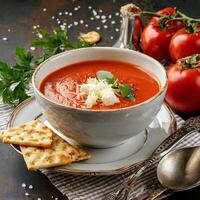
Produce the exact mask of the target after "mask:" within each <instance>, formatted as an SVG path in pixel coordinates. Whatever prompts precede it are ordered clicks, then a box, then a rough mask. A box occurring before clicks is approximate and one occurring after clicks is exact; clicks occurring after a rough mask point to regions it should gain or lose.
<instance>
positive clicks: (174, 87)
mask: <svg viewBox="0 0 200 200" xmlns="http://www.w3.org/2000/svg"><path fill="white" fill-rule="evenodd" d="M167 75H168V89H167V93H166V97H165V99H166V101H167V102H168V104H169V105H170V106H171V107H172V108H173V109H175V110H176V111H178V112H182V113H198V112H200V54H197V55H193V56H190V57H187V58H184V59H181V60H179V62H177V63H176V64H173V65H172V66H170V67H169V68H168V69H167Z"/></svg>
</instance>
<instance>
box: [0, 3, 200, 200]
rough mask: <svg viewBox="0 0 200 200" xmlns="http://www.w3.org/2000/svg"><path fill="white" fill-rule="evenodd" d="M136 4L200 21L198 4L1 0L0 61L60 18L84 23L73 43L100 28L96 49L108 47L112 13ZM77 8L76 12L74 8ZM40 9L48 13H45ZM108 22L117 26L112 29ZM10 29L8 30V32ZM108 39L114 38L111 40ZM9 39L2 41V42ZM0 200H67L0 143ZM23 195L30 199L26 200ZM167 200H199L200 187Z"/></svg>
mask: <svg viewBox="0 0 200 200" xmlns="http://www.w3.org/2000/svg"><path fill="white" fill-rule="evenodd" d="M131 2H133V3H136V4H137V5H139V6H140V7H141V8H142V9H144V10H152V11H156V10H158V9H161V8H163V7H166V6H175V7H177V8H178V9H180V10H181V11H183V12H184V13H186V14H188V15H190V16H192V17H197V18H198V17H200V12H199V8H200V0H176V1H175V0H135V1H128V0H79V1H78V0H77V1H72V0H0V60H4V61H6V62H10V63H14V62H15V60H14V52H15V47H24V48H27V49H28V48H30V43H31V40H32V39H33V38H34V37H36V33H35V30H34V29H33V26H34V25H38V24H39V25H40V27H41V28H47V29H49V30H50V29H51V27H54V26H55V25H56V20H55V19H54V20H53V19H51V16H55V18H57V17H59V18H60V19H61V21H62V22H66V23H68V24H70V23H71V22H73V21H79V20H81V19H83V20H84V21H85V22H86V23H87V24H88V25H89V27H85V26H84V25H78V26H76V27H73V28H71V29H70V30H69V36H70V38H71V39H72V40H75V39H76V37H77V35H78V33H79V32H87V31H90V30H95V29H96V27H97V26H100V27H101V30H100V31H99V32H100V33H101V35H102V37H103V39H102V41H101V43H99V45H102V46H111V45H112V44H114V42H115V41H116V39H117V38H118V35H119V32H116V31H115V29H116V28H119V27H120V17H119V16H115V15H114V14H113V13H115V12H118V11H119V9H120V6H122V5H124V4H126V3H131ZM78 5H80V6H81V9H80V10H79V11H78V12H75V11H74V7H76V6H78ZM88 6H92V7H93V8H94V9H95V10H99V9H102V10H103V13H102V14H101V15H103V14H106V15H108V14H110V13H111V14H113V18H112V19H111V20H109V21H108V22H107V23H105V24H107V25H108V26H109V28H108V29H104V28H103V24H101V23H98V22H97V21H90V17H91V16H92V15H91V12H89V10H88ZM43 8H46V9H47V11H46V12H44V11H43ZM64 11H72V12H73V16H68V15H67V16H66V15H62V16H59V14H58V13H59V12H64ZM111 21H116V24H114V25H111V23H110V22H111ZM9 29H10V30H9ZM110 36H114V39H113V40H111V39H110ZM4 37H6V38H8V40H7V41H3V40H2V38H4ZM0 158H1V160H0V200H23V199H37V198H39V197H40V198H41V199H42V200H49V199H52V196H53V197H54V198H55V197H58V199H63V200H64V199H67V198H66V197H63V196H62V194H60V192H59V191H58V190H57V189H56V188H55V187H54V186H52V184H51V183H50V181H48V179H47V178H46V177H45V176H44V175H43V174H41V173H40V172H28V171H27V169H26V167H25V164H24V161H23V159H22V157H21V156H20V155H19V154H17V153H16V152H15V151H14V150H13V149H12V148H11V147H10V146H9V145H5V144H2V143H0ZM22 183H26V184H27V185H30V184H32V185H33V186H34V189H33V190H29V189H26V190H24V189H23V188H22V187H21V184H22ZM25 191H27V192H29V194H30V196H29V197H25V196H24V193H25ZM168 199H169V200H189V199H192V200H199V199H200V187H198V188H195V189H193V190H190V191H187V192H180V193H176V194H175V195H173V196H171V197H169V198H168Z"/></svg>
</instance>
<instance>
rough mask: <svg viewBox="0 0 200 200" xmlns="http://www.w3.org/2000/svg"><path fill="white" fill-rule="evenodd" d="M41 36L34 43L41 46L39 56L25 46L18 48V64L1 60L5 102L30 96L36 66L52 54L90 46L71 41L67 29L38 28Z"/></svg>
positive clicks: (0, 82)
mask: <svg viewBox="0 0 200 200" xmlns="http://www.w3.org/2000/svg"><path fill="white" fill-rule="evenodd" d="M38 34H39V36H40V38H38V39H34V40H33V41H32V45H33V46H35V47H37V48H41V52H42V53H41V55H40V56H39V57H36V56H33V55H32V53H31V52H29V51H26V50H25V49H23V48H16V51H15V54H16V64H15V65H12V66H11V65H9V64H7V63H5V62H3V61H0V97H1V98H2V100H3V102H4V103H5V104H10V105H13V106H17V105H18V104H19V103H21V102H22V101H24V100H25V99H27V98H28V97H29V95H28V94H27V92H28V90H29V87H30V81H31V77H32V75H33V72H34V70H35V68H36V67H37V66H38V65H39V64H40V63H42V62H43V61H44V60H46V59H47V58H49V57H50V56H52V55H55V54H58V53H61V52H63V51H66V50H69V49H77V48H83V47H89V46H90V44H88V43H86V42H81V41H77V42H75V43H71V41H70V40H69V38H68V33H67V30H66V29H65V30H61V29H60V28H54V29H53V33H50V32H48V31H46V30H41V29H40V30H38Z"/></svg>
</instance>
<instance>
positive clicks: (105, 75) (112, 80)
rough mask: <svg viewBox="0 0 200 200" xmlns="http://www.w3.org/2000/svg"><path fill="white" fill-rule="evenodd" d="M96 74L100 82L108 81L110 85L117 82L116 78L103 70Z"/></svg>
mask: <svg viewBox="0 0 200 200" xmlns="http://www.w3.org/2000/svg"><path fill="white" fill-rule="evenodd" d="M96 74H97V78H98V79H99V80H106V81H107V83H108V84H114V83H115V81H116V78H115V76H114V75H113V74H112V73H111V72H109V71H104V70H101V71H98V72H97V73H96Z"/></svg>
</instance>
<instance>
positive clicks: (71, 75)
mask: <svg viewBox="0 0 200 200" xmlns="http://www.w3.org/2000/svg"><path fill="white" fill-rule="evenodd" d="M100 70H106V71H109V72H111V73H112V74H113V75H114V76H115V77H116V78H117V80H118V81H119V82H120V83H122V84H128V85H130V86H131V87H133V88H134V93H135V99H134V100H128V99H126V98H124V97H122V96H119V97H118V98H119V100H120V102H119V103H115V104H113V105H109V106H105V105H104V104H102V103H97V104H96V105H94V106H92V108H91V109H97V110H101V109H116V108H124V107H129V106H132V105H136V104H139V103H141V102H143V101H146V100H147V99H149V98H151V97H152V96H154V95H155V94H156V93H158V92H159V90H160V84H159V82H158V80H157V79H156V77H154V76H153V75H152V74H151V73H149V72H147V71H145V70H144V69H142V68H141V67H139V66H137V65H132V64H128V63H123V62H118V61H106V60H105V61H87V62H81V63H76V64H72V65H69V66H66V67H63V68H61V69H58V70H57V71H54V72H52V73H51V74H49V75H48V76H47V77H46V78H44V80H43V81H42V83H41V85H40V91H41V92H42V93H43V94H44V95H45V96H46V97H47V98H48V99H50V100H52V101H54V102H56V103H59V104H62V105H65V106H70V107H76V108H86V106H85V100H84V99H82V98H80V97H79V95H78V93H79V88H80V87H79V86H80V85H81V84H84V83H86V81H87V79H88V78H94V77H96V73H97V71H100Z"/></svg>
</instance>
